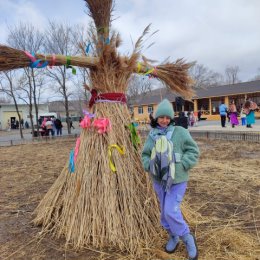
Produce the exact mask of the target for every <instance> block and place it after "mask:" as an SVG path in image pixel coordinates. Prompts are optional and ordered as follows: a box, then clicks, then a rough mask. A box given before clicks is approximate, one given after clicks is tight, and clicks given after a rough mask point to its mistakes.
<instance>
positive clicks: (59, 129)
mask: <svg viewBox="0 0 260 260" xmlns="http://www.w3.org/2000/svg"><path fill="white" fill-rule="evenodd" d="M55 127H56V131H57V135H62V127H63V125H62V123H61V120H60V119H59V118H56V120H55Z"/></svg>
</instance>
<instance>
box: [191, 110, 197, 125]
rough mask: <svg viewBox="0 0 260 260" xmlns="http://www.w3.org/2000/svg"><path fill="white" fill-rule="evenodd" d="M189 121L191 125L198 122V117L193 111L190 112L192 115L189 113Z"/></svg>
mask: <svg viewBox="0 0 260 260" xmlns="http://www.w3.org/2000/svg"><path fill="white" fill-rule="evenodd" d="M189 122H190V126H191V127H192V126H194V124H195V122H196V119H195V115H194V113H193V111H191V112H190V115H189Z"/></svg>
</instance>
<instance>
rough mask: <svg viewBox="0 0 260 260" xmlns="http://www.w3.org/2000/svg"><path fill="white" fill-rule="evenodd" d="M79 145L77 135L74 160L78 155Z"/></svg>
mask: <svg viewBox="0 0 260 260" xmlns="http://www.w3.org/2000/svg"><path fill="white" fill-rule="evenodd" d="M79 146H80V138H79V137H78V138H77V141H76V146H75V151H74V162H76V160H77V157H78V153H79Z"/></svg>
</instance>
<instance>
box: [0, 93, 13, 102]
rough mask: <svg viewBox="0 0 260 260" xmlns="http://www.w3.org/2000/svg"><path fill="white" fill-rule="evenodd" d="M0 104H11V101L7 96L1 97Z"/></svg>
mask: <svg viewBox="0 0 260 260" xmlns="http://www.w3.org/2000/svg"><path fill="white" fill-rule="evenodd" d="M0 103H1V104H10V103H11V99H10V97H9V96H8V95H7V96H6V95H2V96H1V97H0Z"/></svg>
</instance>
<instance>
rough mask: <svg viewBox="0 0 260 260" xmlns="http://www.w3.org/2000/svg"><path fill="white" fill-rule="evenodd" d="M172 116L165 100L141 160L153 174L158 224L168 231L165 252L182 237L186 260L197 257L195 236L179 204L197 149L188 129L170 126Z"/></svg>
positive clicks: (192, 259)
mask: <svg viewBox="0 0 260 260" xmlns="http://www.w3.org/2000/svg"><path fill="white" fill-rule="evenodd" d="M173 118H174V111H173V107H172V104H171V103H170V102H169V101H168V100H167V99H164V100H163V101H162V102H161V103H160V104H159V105H158V108H157V110H156V113H155V117H154V120H152V122H151V127H152V129H151V131H150V133H149V135H148V137H147V139H146V142H145V144H144V148H143V151H142V163H143V167H144V169H145V171H147V172H149V173H150V175H151V177H152V180H153V187H154V189H155V192H156V193H157V196H158V198H159V201H160V207H161V224H162V226H163V228H164V229H165V230H166V231H167V232H168V233H169V240H168V242H167V244H166V246H165V251H166V252H167V253H173V252H175V250H176V249H177V247H178V244H179V241H180V240H181V241H183V243H184V245H185V246H186V250H187V252H188V255H189V260H197V259H198V248H197V245H196V239H195V237H194V236H193V235H192V234H191V232H190V228H189V226H188V224H187V223H186V221H185V220H184V218H183V215H182V212H181V208H180V205H181V202H182V200H183V197H184V195H185V191H186V188H187V183H188V179H189V170H190V169H191V168H192V167H193V166H195V165H196V163H197V162H198V158H199V148H198V146H197V144H196V142H195V141H194V140H193V139H192V137H191V135H190V133H189V131H188V130H187V129H184V128H183V127H180V126H174V125H173ZM155 147H156V149H155ZM173 154H174V156H173Z"/></svg>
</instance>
